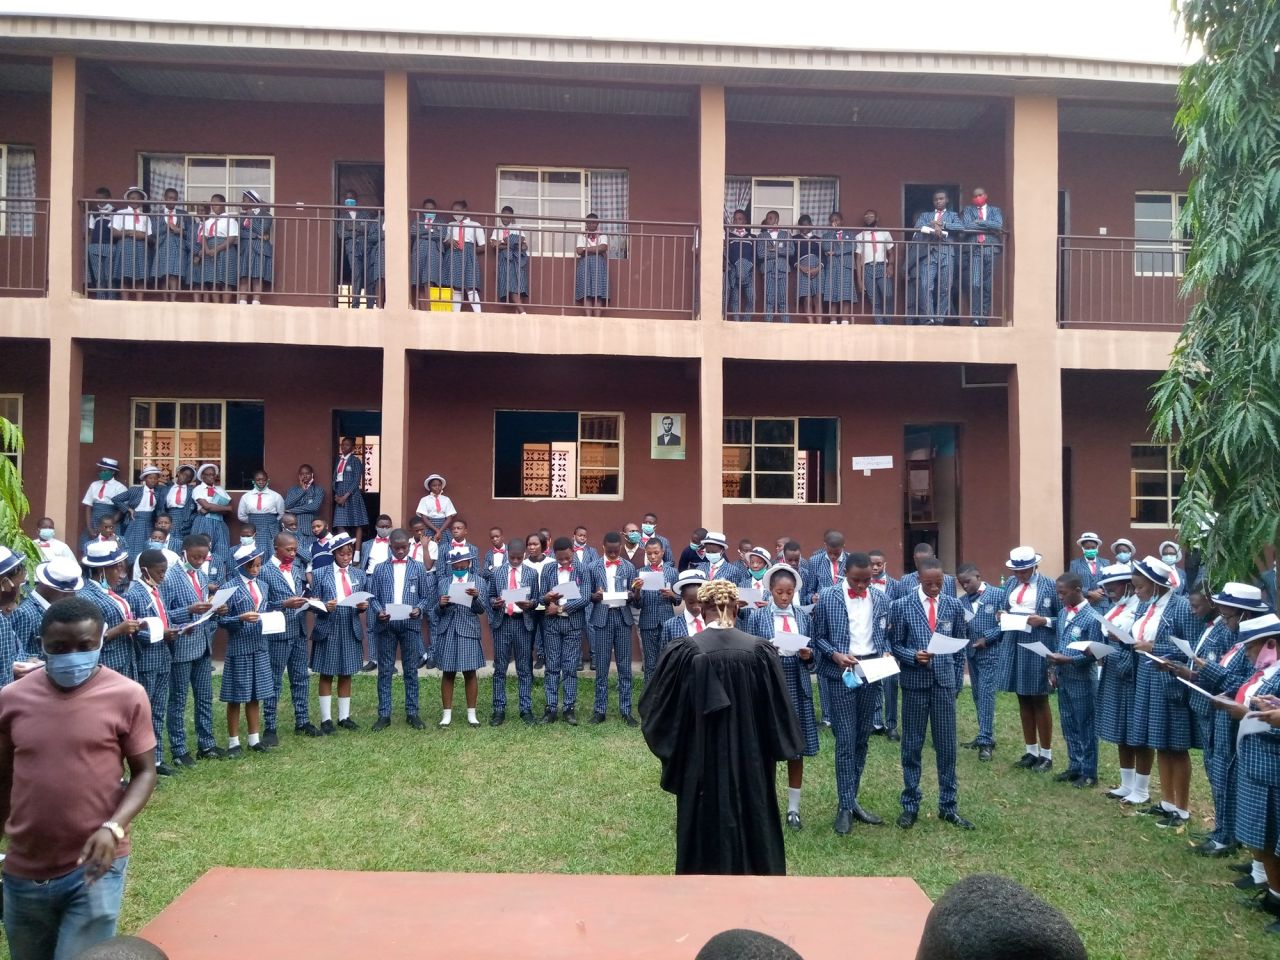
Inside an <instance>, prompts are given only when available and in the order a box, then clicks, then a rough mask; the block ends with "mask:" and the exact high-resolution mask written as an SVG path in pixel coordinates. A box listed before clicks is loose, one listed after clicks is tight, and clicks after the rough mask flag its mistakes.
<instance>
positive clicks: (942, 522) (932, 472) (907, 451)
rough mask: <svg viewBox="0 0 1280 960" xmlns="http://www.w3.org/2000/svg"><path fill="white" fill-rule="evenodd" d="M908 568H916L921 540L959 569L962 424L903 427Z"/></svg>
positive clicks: (904, 540)
mask: <svg viewBox="0 0 1280 960" xmlns="http://www.w3.org/2000/svg"><path fill="white" fill-rule="evenodd" d="M902 432H903V454H904V456H903V464H904V469H905V470H906V484H905V487H904V495H903V518H902V549H903V556H902V569H903V571H904V572H906V573H910V572H911V571H912V570H914V569H915V562H914V559H913V554H914V551H915V548H916V545H917V544H920V543H927V544H929V546H931V547H933V552H934V555H935V556H937V558H938V559H939V560H941V561H942V566H943V569H944V570H948V571H954V570H955V568H956V561H957V559H958V558H959V557H960V556H961V550H960V519H959V518H960V457H959V439H960V438H959V428H958V427H956V426H955V425H954V424H949V423H941V424H908V425H907V426H905V427H903V431H902Z"/></svg>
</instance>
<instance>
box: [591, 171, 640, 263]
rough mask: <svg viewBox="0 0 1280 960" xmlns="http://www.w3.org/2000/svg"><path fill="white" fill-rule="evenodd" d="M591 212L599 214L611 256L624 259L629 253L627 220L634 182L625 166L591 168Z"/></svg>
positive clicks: (611, 257) (610, 257)
mask: <svg viewBox="0 0 1280 960" xmlns="http://www.w3.org/2000/svg"><path fill="white" fill-rule="evenodd" d="M588 175H589V176H590V187H589V191H590V195H589V197H588V200H587V206H588V207H589V209H588V210H587V212H588V213H594V214H595V215H596V216H597V217H599V218H600V230H601V232H602V233H604V235H605V236H607V237H608V238H609V259H610V260H625V259H626V256H627V232H628V227H627V224H626V220H627V219H628V218H629V217H630V214H629V213H628V207H629V204H630V198H631V184H630V180H629V178H628V176H627V171H625V170H590V171H588Z"/></svg>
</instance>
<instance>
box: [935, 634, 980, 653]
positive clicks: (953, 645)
mask: <svg viewBox="0 0 1280 960" xmlns="http://www.w3.org/2000/svg"><path fill="white" fill-rule="evenodd" d="M968 645H969V638H968V637H948V636H946V635H945V634H941V633H935V634H934V635H933V636H932V637H930V638H929V646H928V648H927V649H926V651H925V652H926V653H938V654H946V653H959V652H960V651H961V650H963V649H964V648H965V647H967V646H968Z"/></svg>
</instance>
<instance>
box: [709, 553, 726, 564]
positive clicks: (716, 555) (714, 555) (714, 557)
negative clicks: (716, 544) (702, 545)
mask: <svg viewBox="0 0 1280 960" xmlns="http://www.w3.org/2000/svg"><path fill="white" fill-rule="evenodd" d="M723 556H724V554H723V553H721V552H720V551H719V550H708V551H706V557H707V559H708V560H710V561H711V562H712V563H719V562H720V558H721V557H723Z"/></svg>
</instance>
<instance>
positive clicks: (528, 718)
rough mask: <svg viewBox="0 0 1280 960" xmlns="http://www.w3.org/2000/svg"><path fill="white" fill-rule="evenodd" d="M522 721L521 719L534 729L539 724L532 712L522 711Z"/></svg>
mask: <svg viewBox="0 0 1280 960" xmlns="http://www.w3.org/2000/svg"><path fill="white" fill-rule="evenodd" d="M520 719H521V720H523V721H524V722H525V723H526V724H527V725H528V726H530V727H532V726H533V725H534V724H535V723H537V722H538V721H537V720H536V719H535V718H534V716H533V711H532V710H521V711H520Z"/></svg>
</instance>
